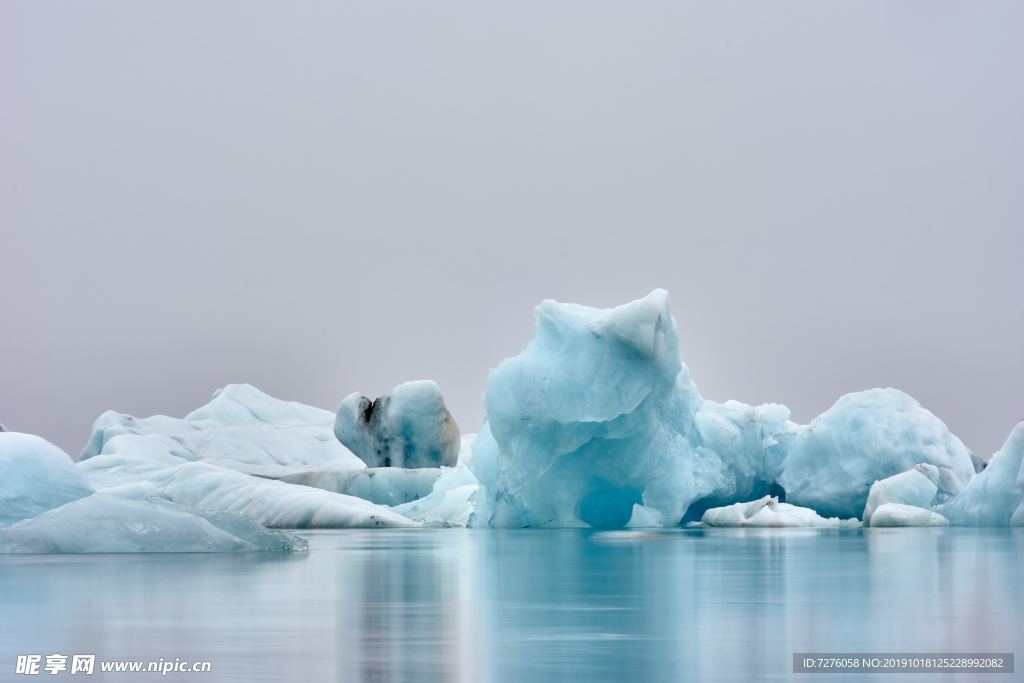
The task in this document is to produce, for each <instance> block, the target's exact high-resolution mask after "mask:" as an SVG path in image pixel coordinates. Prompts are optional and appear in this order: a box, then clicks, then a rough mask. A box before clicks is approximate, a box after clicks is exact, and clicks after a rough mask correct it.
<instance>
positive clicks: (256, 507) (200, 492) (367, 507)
mask: <svg viewBox="0 0 1024 683" xmlns="http://www.w3.org/2000/svg"><path fill="white" fill-rule="evenodd" d="M79 468H80V470H81V471H82V472H83V474H85V475H86V477H87V478H88V480H89V481H90V482H91V483H92V484H93V486H94V487H96V488H97V489H108V488H111V487H122V486H125V485H128V484H136V483H138V482H148V483H149V484H151V485H152V488H150V489H146V490H145V491H144V493H145V494H146V495H149V496H152V495H159V496H161V497H163V498H166V499H168V500H170V501H173V502H175V503H178V504H179V505H183V506H186V507H190V508H197V509H202V510H208V511H214V512H235V513H240V514H243V515H246V516H247V517H250V518H252V519H254V520H256V521H257V522H259V523H260V524H262V525H264V526H267V527H276V528H290V529H306V528H348V527H395V526H397V527H404V526H416V524H415V522H413V521H412V520H409V519H407V518H405V517H403V516H402V515H400V514H398V513H396V512H394V511H393V510H391V509H390V508H387V507H384V506H381V505H375V504H373V503H370V502H369V501H366V500H363V499H361V498H356V497H354V496H346V495H344V494H340V493H332V492H330V491H324V490H322V489H318V488H312V487H309V486H299V485H297V484H287V483H285V482H281V481H274V480H270V479H263V478H259V477H254V476H250V475H247V474H244V473H242V472H236V471H234V470H229V469H225V468H223V467H218V466H215V465H211V464H209V463H207V462H186V461H179V462H177V463H174V462H171V463H166V464H164V463H160V462H154V461H153V460H151V459H149V458H133V457H130V456H121V455H114V454H112V455H102V456H98V457H94V458H90V459H88V460H85V461H83V462H81V463H79Z"/></svg>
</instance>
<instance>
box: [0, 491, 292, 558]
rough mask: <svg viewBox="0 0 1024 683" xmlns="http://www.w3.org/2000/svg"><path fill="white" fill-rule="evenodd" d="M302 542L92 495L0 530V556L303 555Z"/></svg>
mask: <svg viewBox="0 0 1024 683" xmlns="http://www.w3.org/2000/svg"><path fill="white" fill-rule="evenodd" d="M306 547H307V546H306V542H305V540H303V539H302V538H300V537H298V536H296V535H294V534H290V533H286V532H282V531H271V530H269V529H265V528H263V527H261V526H260V525H258V524H256V523H255V522H253V521H252V520H250V519H247V518H245V517H242V516H240V515H230V514H204V513H197V512H196V511H190V510H187V509H185V508H182V507H179V506H177V505H173V504H171V503H168V502H166V501H161V500H131V499H129V498H125V497H122V496H119V495H113V494H111V493H94V494H92V495H90V496H87V497H85V498H81V499H79V500H76V501H73V502H70V503H67V504H65V505H63V506H61V507H58V508H55V509H53V510H49V511H47V512H44V513H42V514H40V515H38V516H36V517H33V518H32V519H27V520H24V521H21V522H19V523H17V524H15V525H13V526H11V527H8V528H6V529H0V552H6V553H130V552H237V551H253V550H262V551H295V550H305V549H306Z"/></svg>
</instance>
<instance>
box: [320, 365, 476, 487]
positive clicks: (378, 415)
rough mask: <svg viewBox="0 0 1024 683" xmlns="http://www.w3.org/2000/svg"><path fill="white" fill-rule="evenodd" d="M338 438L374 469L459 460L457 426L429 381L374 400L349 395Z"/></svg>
mask: <svg viewBox="0 0 1024 683" xmlns="http://www.w3.org/2000/svg"><path fill="white" fill-rule="evenodd" d="M334 434H335V436H337V437H338V441H340V442H341V443H343V444H345V446H347V447H348V448H350V449H351V450H352V452H353V453H355V454H356V455H358V456H359V457H360V458H362V460H363V462H365V463H366V464H367V465H369V466H370V467H405V468H417V467H441V466H454V465H455V464H456V461H457V459H458V456H459V445H460V443H459V427H458V425H456V424H455V420H454V419H453V418H452V416H451V414H450V413H449V412H448V409H447V408H446V407H445V405H444V398H443V397H442V396H441V389H440V387H438V386H437V383H436V382H433V381H430V380H419V381H415V382H406V383H405V384H399V385H398V386H397V387H395V388H394V389H393V390H392V392H391V394H390V395H385V396H380V397H378V398H377V399H376V400H373V401H371V400H370V399H369V398H367V397H366V396H363V395H362V394H360V393H358V392H356V393H354V394H350V395H348V396H346V397H345V400H343V401H342V402H341V407H340V408H339V409H338V415H337V418H336V420H335V423H334Z"/></svg>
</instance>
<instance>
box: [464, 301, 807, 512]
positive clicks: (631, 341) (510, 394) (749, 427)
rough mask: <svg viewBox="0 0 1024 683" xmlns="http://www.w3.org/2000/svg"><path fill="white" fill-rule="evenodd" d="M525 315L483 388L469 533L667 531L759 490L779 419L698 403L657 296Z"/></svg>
mask: <svg viewBox="0 0 1024 683" xmlns="http://www.w3.org/2000/svg"><path fill="white" fill-rule="evenodd" d="M536 318H537V333H536V336H535V337H534V339H533V340H532V341H531V342H530V343H529V345H528V346H527V347H526V349H525V350H524V351H523V352H522V353H521V354H520V355H519V356H516V357H515V358H510V359H508V360H505V361H504V362H502V363H501V364H500V365H499V366H498V367H497V368H495V369H494V370H492V371H491V373H490V376H489V378H488V383H487V393H486V396H485V403H486V408H487V423H486V424H485V425H484V427H483V428H482V429H481V431H480V433H479V434H478V435H477V438H476V440H475V441H474V442H473V444H472V451H471V458H468V459H467V460H468V461H469V463H470V468H471V469H472V470H473V473H474V474H475V475H476V476H477V478H478V479H479V481H480V483H481V485H482V486H483V491H482V493H483V494H484V495H483V496H480V497H479V498H480V500H479V501H478V503H479V504H478V506H477V507H478V510H477V514H476V516H475V517H474V521H473V524H480V525H491V526H593V527H621V526H624V525H626V524H627V523H629V522H630V520H631V519H633V520H634V523H636V524H640V523H642V524H644V525H658V526H674V525H676V524H678V523H679V522H680V521H681V520H682V518H683V515H684V513H685V512H686V511H687V509H688V508H689V507H690V506H691V504H694V503H697V505H696V506H695V507H700V506H704V507H707V506H709V505H710V504H712V503H714V502H715V501H726V502H731V501H735V500H738V499H744V498H745V499H749V498H751V497H754V496H757V495H762V494H764V493H767V492H768V490H769V489H770V486H771V484H772V483H773V482H774V474H775V471H776V470H777V468H778V465H779V463H780V462H781V461H782V459H783V458H784V456H785V452H786V450H787V449H788V446H789V443H790V442H791V440H792V438H791V437H792V436H794V435H795V433H796V431H798V429H797V428H796V426H795V425H793V424H792V423H790V422H789V421H788V417H789V411H788V410H787V409H786V408H785V407H784V406H774V405H769V406H761V407H759V408H753V407H751V406H745V405H743V404H741V403H738V402H729V403H726V404H715V403H712V402H705V401H703V400H702V399H701V397H700V395H699V393H698V392H697V388H696V386H695V385H694V383H693V382H692V380H691V379H690V375H689V372H688V370H687V369H686V366H684V365H683V364H682V362H681V361H680V359H679V349H678V340H677V331H676V323H675V321H674V320H673V319H672V316H671V314H670V312H669V305H668V295H667V293H666V292H665V291H664V290H655V291H654V292H652V293H651V294H650V295H648V296H647V297H645V298H643V299H640V300H637V301H634V302H632V303H629V304H625V305H623V306H619V307H617V308H614V309H608V310H603V309H595V308H588V307H585V306H578V305H575V304H560V303H557V302H554V301H545V302H543V303H541V304H540V306H538V307H537V309H536ZM637 510H640V512H639V513H637Z"/></svg>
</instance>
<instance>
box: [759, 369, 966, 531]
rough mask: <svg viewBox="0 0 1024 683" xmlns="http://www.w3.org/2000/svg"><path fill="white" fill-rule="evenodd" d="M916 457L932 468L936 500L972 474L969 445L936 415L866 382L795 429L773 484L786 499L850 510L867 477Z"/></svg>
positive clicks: (861, 502) (858, 506)
mask: <svg viewBox="0 0 1024 683" xmlns="http://www.w3.org/2000/svg"><path fill="white" fill-rule="evenodd" d="M918 463H926V464H930V465H935V466H936V467H937V468H938V470H939V481H938V496H937V502H940V503H941V502H943V501H945V500H948V499H949V498H951V497H952V496H953V495H955V494H956V493H957V492H958V491H959V490H960V489H962V488H963V487H964V486H966V485H967V483H968V482H969V481H970V480H971V478H972V477H973V476H974V465H973V463H972V462H971V453H970V451H968V450H967V448H966V447H965V446H964V445H963V443H961V442H960V439H958V438H956V437H955V436H954V435H953V434H951V433H950V431H949V429H947V428H946V425H945V424H943V422H942V421H941V420H940V419H939V418H937V417H935V415H933V414H932V413H931V412H929V411H928V410H925V409H924V408H923V407H921V405H920V404H919V403H918V402H917V401H915V400H914V399H913V398H911V397H910V396H907V395H906V394H904V393H903V392H902V391H897V390H896V389H871V390H869V391H860V392H857V393H853V394H847V395H845V396H843V397H842V398H840V399H839V400H838V401H836V403H835V405H833V406H832V407H831V408H829V409H828V410H827V411H825V412H824V413H822V414H821V415H819V416H818V417H816V418H815V419H814V420H813V421H812V422H811V423H810V424H809V425H808V426H807V427H806V428H805V429H804V430H803V431H801V433H800V435H799V436H797V437H796V439H795V441H794V444H793V447H792V449H791V450H790V451H789V454H788V455H787V456H786V458H785V460H784V462H783V463H782V473H781V474H780V476H779V483H780V484H781V485H782V487H783V488H784V489H785V491H786V500H787V501H790V502H792V503H795V504H797V505H803V506H806V507H810V508H814V509H815V510H817V511H818V513H819V514H822V515H827V516H838V517H854V516H858V515H860V514H861V513H862V512H863V510H864V506H865V504H866V503H867V498H868V490H869V489H870V488H871V484H873V483H874V482H875V481H877V480H879V479H885V478H886V477H891V476H892V475H894V474H898V473H900V472H903V471H906V470H909V469H910V468H911V467H913V466H914V465H916V464H918Z"/></svg>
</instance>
